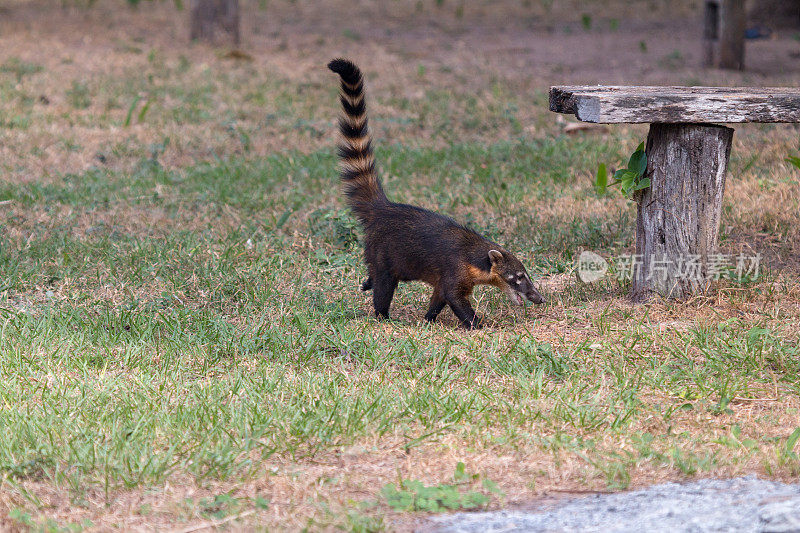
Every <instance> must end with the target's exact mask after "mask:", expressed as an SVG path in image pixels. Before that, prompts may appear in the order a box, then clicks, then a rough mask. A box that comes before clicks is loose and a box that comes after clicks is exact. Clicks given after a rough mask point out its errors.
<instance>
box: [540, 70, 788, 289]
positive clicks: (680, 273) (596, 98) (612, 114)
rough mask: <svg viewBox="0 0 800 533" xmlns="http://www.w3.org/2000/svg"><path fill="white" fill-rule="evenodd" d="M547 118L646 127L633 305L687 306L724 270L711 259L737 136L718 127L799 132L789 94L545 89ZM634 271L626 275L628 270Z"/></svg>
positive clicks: (750, 89)
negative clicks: (746, 125) (550, 114)
mask: <svg viewBox="0 0 800 533" xmlns="http://www.w3.org/2000/svg"><path fill="white" fill-rule="evenodd" d="M550 110H551V111H556V112H557V113H568V114H572V115H575V117H576V118H577V119H578V120H582V121H585V122H594V123H599V124H620V123H622V124H641V123H649V124H650V133H649V135H648V137H647V148H646V150H647V168H646V169H645V176H646V177H648V178H649V179H650V186H649V187H648V188H647V189H644V190H642V191H640V192H638V193H637V196H636V200H637V202H638V204H639V207H638V218H637V223H636V254H637V255H636V256H634V261H632V263H633V264H630V265H629V264H627V263H626V264H624V265H623V266H624V268H626V273H627V272H631V273H633V287H632V296H633V299H634V300H637V301H643V300H646V299H647V298H649V297H650V296H651V295H652V294H654V293H656V294H660V295H662V296H665V297H670V298H687V297H690V296H692V295H695V294H702V293H704V292H705V291H707V290H708V288H709V286H710V284H711V281H712V279H713V278H714V277H716V276H715V275H716V274H719V272H718V269H720V268H724V266H725V265H724V262H722V263H723V264H720V261H719V260H718V259H719V258H717V257H714V254H715V253H716V249H717V235H718V232H719V221H720V214H721V212H722V194H723V191H724V190H725V172H726V171H727V168H728V156H729V154H730V150H731V141H732V140H733V130H732V129H730V128H726V127H724V126H715V125H713V124H715V123H743V122H795V123H799V122H800V89H798V88H790V87H771V88H766V87H764V88H758V87H618V86H617V87H615V86H601V85H594V86H562V87H551V88H550ZM628 268H630V270H627V269H628Z"/></svg>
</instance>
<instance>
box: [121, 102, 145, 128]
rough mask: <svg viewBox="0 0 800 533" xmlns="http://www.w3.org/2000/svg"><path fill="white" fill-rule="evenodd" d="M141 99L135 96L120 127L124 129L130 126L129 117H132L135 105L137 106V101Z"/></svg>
mask: <svg viewBox="0 0 800 533" xmlns="http://www.w3.org/2000/svg"><path fill="white" fill-rule="evenodd" d="M141 99H142V97H141V96H137V97H136V98H134V99H133V103H132V104H131V106H130V107H129V108H128V114H127V115H126V116H125V122H123V123H122V125H123V126H125V127H126V128H127V127H128V126H130V125H131V117H132V116H133V110H134V109H136V104H138V103H139V100H141Z"/></svg>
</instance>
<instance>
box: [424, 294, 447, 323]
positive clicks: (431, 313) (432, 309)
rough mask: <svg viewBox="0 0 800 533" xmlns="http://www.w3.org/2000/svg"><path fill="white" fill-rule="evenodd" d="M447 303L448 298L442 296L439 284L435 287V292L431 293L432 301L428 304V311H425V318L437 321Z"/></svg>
mask: <svg viewBox="0 0 800 533" xmlns="http://www.w3.org/2000/svg"><path fill="white" fill-rule="evenodd" d="M445 305H447V300H445V299H444V296H442V290H441V288H440V287H439V286H436V287H434V289H433V294H432V295H431V303H430V304H428V312H427V313H425V320H427V321H428V322H434V321H436V317H437V316H439V313H441V312H442V309H444V306H445Z"/></svg>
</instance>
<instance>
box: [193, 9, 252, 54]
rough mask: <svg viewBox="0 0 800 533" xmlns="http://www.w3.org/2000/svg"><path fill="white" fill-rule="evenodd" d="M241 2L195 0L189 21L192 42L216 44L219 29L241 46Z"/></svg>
mask: <svg viewBox="0 0 800 533" xmlns="http://www.w3.org/2000/svg"><path fill="white" fill-rule="evenodd" d="M239 18H240V17H239V0H193V1H192V8H191V13H190V19H189V36H190V38H191V39H192V40H196V39H199V40H202V41H206V42H211V43H213V42H214V33H215V31H216V28H217V27H219V28H221V29H222V30H223V31H225V32H226V33H228V34H229V35H230V36H231V39H232V40H233V44H234V45H236V46H239V42H240V37H239Z"/></svg>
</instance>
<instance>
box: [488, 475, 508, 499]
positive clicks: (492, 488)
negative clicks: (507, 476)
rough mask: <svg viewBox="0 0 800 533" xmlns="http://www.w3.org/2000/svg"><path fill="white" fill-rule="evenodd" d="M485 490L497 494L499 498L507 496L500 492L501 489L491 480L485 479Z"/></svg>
mask: <svg viewBox="0 0 800 533" xmlns="http://www.w3.org/2000/svg"><path fill="white" fill-rule="evenodd" d="M483 488H485V489H486V490H488V491H489V492H491V493H492V494H497V495H498V496H505V495H506V494H505V493H504V492H503V491H502V490H500V487H498V486H497V483H495V482H494V481H492V480H491V479H489V478H484V480H483Z"/></svg>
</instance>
